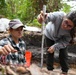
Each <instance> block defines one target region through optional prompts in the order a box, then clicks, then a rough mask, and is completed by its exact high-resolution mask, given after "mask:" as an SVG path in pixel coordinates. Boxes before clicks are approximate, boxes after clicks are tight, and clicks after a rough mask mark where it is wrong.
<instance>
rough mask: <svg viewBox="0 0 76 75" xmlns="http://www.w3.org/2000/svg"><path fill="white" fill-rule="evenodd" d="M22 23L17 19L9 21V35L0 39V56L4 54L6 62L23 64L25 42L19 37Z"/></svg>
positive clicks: (21, 32) (21, 31)
mask: <svg viewBox="0 0 76 75" xmlns="http://www.w3.org/2000/svg"><path fill="white" fill-rule="evenodd" d="M23 27H24V26H23V24H22V22H21V21H20V20H18V19H13V20H11V21H10V22H9V36H8V37H7V38H4V39H2V40H1V41H0V55H1V56H0V57H3V55H5V56H6V58H5V59H6V62H7V63H10V64H21V65H24V64H25V62H26V61H25V57H24V54H25V51H26V44H25V42H24V41H23V40H22V39H21V37H22V34H23Z"/></svg>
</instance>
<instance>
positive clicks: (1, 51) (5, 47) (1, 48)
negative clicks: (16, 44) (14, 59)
mask: <svg viewBox="0 0 76 75" xmlns="http://www.w3.org/2000/svg"><path fill="white" fill-rule="evenodd" d="M10 52H17V50H15V49H14V48H13V47H12V46H11V45H10V44H8V42H7V41H5V40H4V39H3V40H1V41H0V55H8V54H9V53H10Z"/></svg>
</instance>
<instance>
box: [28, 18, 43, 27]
mask: <svg viewBox="0 0 76 75" xmlns="http://www.w3.org/2000/svg"><path fill="white" fill-rule="evenodd" d="M27 25H28V26H35V27H40V28H41V27H42V25H41V24H40V23H39V22H38V20H37V19H34V20H33V21H32V22H31V23H28V24H27Z"/></svg>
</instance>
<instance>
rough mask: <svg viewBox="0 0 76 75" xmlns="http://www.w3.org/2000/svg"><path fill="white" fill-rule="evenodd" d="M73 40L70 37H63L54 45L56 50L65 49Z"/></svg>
mask: <svg viewBox="0 0 76 75" xmlns="http://www.w3.org/2000/svg"><path fill="white" fill-rule="evenodd" d="M70 40H71V37H70V36H62V37H61V38H60V39H59V40H57V42H56V43H55V44H54V45H53V47H54V48H55V50H60V49H63V48H65V47H66V46H67V45H69V42H70Z"/></svg>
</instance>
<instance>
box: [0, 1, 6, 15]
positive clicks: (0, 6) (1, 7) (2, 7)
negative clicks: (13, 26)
mask: <svg viewBox="0 0 76 75" xmlns="http://www.w3.org/2000/svg"><path fill="white" fill-rule="evenodd" d="M5 14H6V3H5V0H0V15H5Z"/></svg>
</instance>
